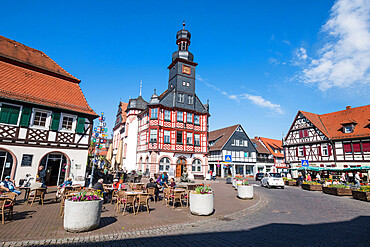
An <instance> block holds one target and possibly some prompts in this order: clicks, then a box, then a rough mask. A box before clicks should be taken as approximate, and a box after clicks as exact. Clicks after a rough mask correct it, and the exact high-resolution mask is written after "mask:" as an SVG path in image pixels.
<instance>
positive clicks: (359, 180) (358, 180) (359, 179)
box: [355, 172, 361, 189]
mask: <svg viewBox="0 0 370 247" xmlns="http://www.w3.org/2000/svg"><path fill="white" fill-rule="evenodd" d="M360 182H361V178H360V172H357V173H356V175H355V185H356V188H357V189H358V188H360Z"/></svg>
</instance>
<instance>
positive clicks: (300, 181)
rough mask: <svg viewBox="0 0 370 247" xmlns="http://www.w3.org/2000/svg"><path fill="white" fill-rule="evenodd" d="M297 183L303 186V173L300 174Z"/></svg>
mask: <svg viewBox="0 0 370 247" xmlns="http://www.w3.org/2000/svg"><path fill="white" fill-rule="evenodd" d="M297 183H298V186H301V185H302V184H303V176H302V174H301V173H299V174H298V179H297Z"/></svg>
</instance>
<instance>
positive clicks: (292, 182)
mask: <svg viewBox="0 0 370 247" xmlns="http://www.w3.org/2000/svg"><path fill="white" fill-rule="evenodd" d="M284 184H285V185H288V186H297V181H285V182H284Z"/></svg>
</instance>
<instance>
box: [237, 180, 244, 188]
mask: <svg viewBox="0 0 370 247" xmlns="http://www.w3.org/2000/svg"><path fill="white" fill-rule="evenodd" d="M242 183H243V181H238V180H236V181H235V189H236V190H237V189H238V186H239V185H241V184H242Z"/></svg>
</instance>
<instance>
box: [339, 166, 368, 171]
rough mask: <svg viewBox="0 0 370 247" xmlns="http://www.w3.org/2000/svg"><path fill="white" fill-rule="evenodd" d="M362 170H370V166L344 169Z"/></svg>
mask: <svg viewBox="0 0 370 247" xmlns="http://www.w3.org/2000/svg"><path fill="white" fill-rule="evenodd" d="M361 170H370V166H359V167H349V168H345V169H344V171H361Z"/></svg>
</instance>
